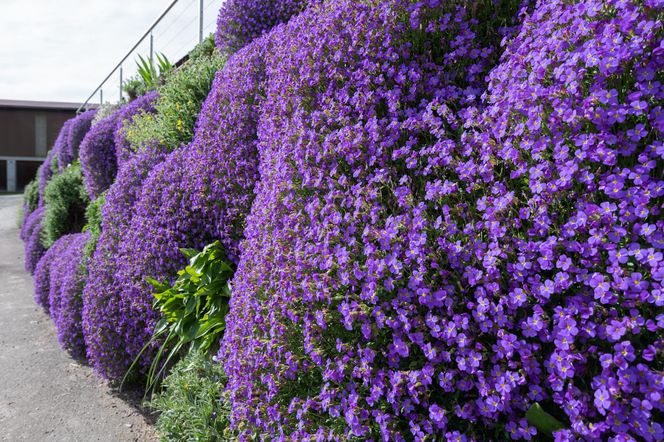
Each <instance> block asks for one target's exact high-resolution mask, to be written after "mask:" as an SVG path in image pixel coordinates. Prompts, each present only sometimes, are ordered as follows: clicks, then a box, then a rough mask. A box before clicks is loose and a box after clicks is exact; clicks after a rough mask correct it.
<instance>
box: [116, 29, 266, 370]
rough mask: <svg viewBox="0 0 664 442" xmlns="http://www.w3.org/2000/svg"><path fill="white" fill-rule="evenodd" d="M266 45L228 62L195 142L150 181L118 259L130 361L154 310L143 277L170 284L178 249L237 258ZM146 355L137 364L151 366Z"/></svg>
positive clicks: (178, 264)
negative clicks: (217, 250)
mask: <svg viewBox="0 0 664 442" xmlns="http://www.w3.org/2000/svg"><path fill="white" fill-rule="evenodd" d="M265 51H266V41H265V40H262V39H261V40H258V41H256V42H255V43H254V44H252V45H251V46H249V47H247V48H245V50H243V51H241V52H238V53H237V54H235V55H234V56H233V57H231V58H230V59H229V61H228V63H227V64H226V66H225V67H224V69H222V70H221V71H219V72H218V73H217V76H216V78H215V81H214V83H213V86H212V90H211V92H210V94H209V96H208V98H207V100H206V101H205V103H204V105H203V107H202V111H201V117H200V118H199V121H198V124H197V128H196V134H195V137H194V140H193V141H192V143H191V144H190V145H188V146H185V147H182V148H180V149H178V150H176V151H175V152H173V153H172V154H170V155H169V157H168V158H167V159H166V160H165V161H164V162H163V163H161V164H160V165H159V166H157V167H156V168H155V169H154V170H153V171H152V172H151V173H150V175H149V176H148V178H147V179H146V181H145V183H144V185H143V191H142V194H141V197H140V199H139V200H138V201H137V203H136V209H135V210H136V212H135V214H134V216H133V218H132V221H131V227H130V228H129V229H128V230H127V231H126V232H125V233H124V239H123V241H122V247H121V251H120V253H119V255H118V259H117V265H118V275H119V281H120V284H121V286H122V306H123V311H122V314H121V316H120V317H119V318H117V322H118V324H119V327H120V329H121V330H122V333H123V335H124V345H125V346H126V348H127V350H128V352H129V354H130V356H131V357H132V358H134V357H136V356H137V355H138V354H139V352H140V350H141V349H142V347H143V346H144V345H145V343H146V342H148V341H149V339H150V337H151V336H152V331H153V330H152V329H153V327H154V323H155V321H156V319H157V313H156V312H155V311H154V310H153V309H152V303H153V299H154V298H153V295H152V288H151V287H150V286H149V285H148V284H147V283H146V282H145V280H144V278H145V276H150V277H153V278H156V279H161V280H170V279H171V278H173V277H174V276H175V275H176V272H177V270H179V269H180V268H182V266H183V265H184V264H185V263H186V259H185V258H184V256H183V255H182V253H181V252H180V248H183V247H189V248H199V249H200V248H202V247H204V246H205V245H207V244H208V243H210V242H212V241H214V240H215V239H218V240H220V241H221V243H222V244H223V245H224V247H225V249H226V252H227V255H228V259H229V260H230V261H233V262H236V261H237V259H238V243H239V241H240V240H241V238H242V231H243V229H244V217H245V215H246V214H247V213H248V212H249V209H250V207H251V202H252V199H253V187H254V184H255V182H256V180H257V179H258V170H257V167H258V158H257V150H256V140H257V136H256V123H257V120H258V103H260V101H261V91H262V90H263V83H264V78H265V76H264V56H265ZM152 354H153V353H152V352H146V353H144V354H143V356H142V359H141V367H142V368H146V367H148V366H149V364H150V359H151V356H152Z"/></svg>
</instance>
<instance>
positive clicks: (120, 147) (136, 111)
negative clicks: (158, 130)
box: [113, 91, 159, 169]
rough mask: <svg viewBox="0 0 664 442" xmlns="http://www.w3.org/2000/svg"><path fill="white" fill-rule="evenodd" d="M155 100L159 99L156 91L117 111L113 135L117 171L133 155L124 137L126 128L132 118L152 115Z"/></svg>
mask: <svg viewBox="0 0 664 442" xmlns="http://www.w3.org/2000/svg"><path fill="white" fill-rule="evenodd" d="M157 98H159V93H158V92H157V91H150V92H148V93H146V94H145V95H141V96H140V97H138V98H136V99H135V100H134V101H131V102H130V103H128V104H126V105H125V106H123V107H122V108H121V109H120V110H119V111H118V123H117V126H116V128H115V133H114V134H113V142H114V143H115V156H116V158H117V167H118V169H120V168H121V167H122V165H123V164H124V163H125V162H126V161H127V160H128V159H129V157H130V156H131V154H132V153H133V150H132V148H131V145H130V143H129V141H128V140H127V137H126V133H125V130H126V127H127V126H128V125H130V124H131V123H132V122H133V121H134V117H136V116H139V115H143V114H151V113H154V111H155V107H154V106H155V102H156V101H157Z"/></svg>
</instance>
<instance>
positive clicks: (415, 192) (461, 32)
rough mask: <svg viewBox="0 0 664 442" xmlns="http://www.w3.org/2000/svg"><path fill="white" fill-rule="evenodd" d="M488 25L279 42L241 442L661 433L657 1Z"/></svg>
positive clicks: (348, 5) (304, 32) (393, 24)
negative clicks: (537, 409)
mask: <svg viewBox="0 0 664 442" xmlns="http://www.w3.org/2000/svg"><path fill="white" fill-rule="evenodd" d="M464 5H465V4H459V6H454V5H453V4H446V5H443V4H442V3H441V2H437V1H431V2H426V3H410V2H400V1H393V2H392V1H388V2H380V4H378V5H371V6H369V5H367V4H365V3H364V2H354V1H332V2H324V3H323V4H322V5H319V6H314V7H311V8H310V9H309V10H307V11H305V12H304V13H303V14H301V15H300V16H298V17H297V18H295V19H294V20H291V21H290V22H289V23H288V24H287V25H285V26H282V27H279V28H277V30H276V31H275V36H274V37H273V41H274V42H275V47H274V48H273V50H272V51H271V53H272V54H273V56H272V57H270V58H269V59H268V61H267V73H268V78H269V81H268V84H267V91H266V97H267V98H266V99H265V102H264V104H263V105H262V107H261V111H260V112H261V119H260V121H259V154H260V168H259V169H260V174H261V181H260V182H259V184H258V186H257V191H256V194H257V196H256V200H255V201H254V204H253V207H252V212H251V214H250V216H249V217H248V220H247V227H246V230H245V235H246V238H247V239H246V240H245V242H244V243H243V244H242V246H241V251H242V253H241V257H240V262H239V264H238V270H237V273H236V276H235V278H234V281H233V290H234V291H233V298H232V300H231V311H230V314H229V318H228V329H227V331H226V334H225V336H224V342H223V346H222V350H221V352H220V354H219V359H220V360H221V361H222V363H223V364H224V367H225V369H226V372H227V373H228V376H229V384H228V392H229V394H230V398H231V401H232V420H233V422H234V424H235V426H236V428H238V429H239V430H241V434H242V437H245V438H251V437H260V438H266V439H288V440H312V439H314V440H335V439H350V438H357V439H362V440H367V439H372V440H378V439H381V440H429V439H431V438H441V439H444V440H486V439H487V438H490V439H493V438H495V439H504V438H507V437H509V438H512V439H526V440H530V439H533V438H535V437H537V435H538V434H539V433H538V430H537V428H535V427H534V425H533V422H529V421H528V419H527V418H526V414H527V412H528V410H530V409H531V408H532V407H533V406H535V405H537V404H539V405H541V407H542V408H543V409H544V411H546V412H547V413H549V414H552V415H555V417H556V418H558V419H559V420H560V421H561V422H562V423H563V425H564V426H565V429H563V430H557V431H555V432H554V434H553V435H554V437H555V438H556V439H557V440H578V439H601V438H610V439H612V440H634V439H638V438H641V439H644V440H653V441H654V440H660V439H661V438H662V427H661V422H662V411H663V410H664V402H663V401H662V389H663V388H664V383H663V378H662V369H663V367H662V363H661V361H662V358H661V352H662V346H663V345H664V342H663V341H662V325H663V324H664V320H663V319H662V315H661V314H660V313H658V310H659V309H660V307H661V303H662V297H661V290H662V278H663V277H664V267H663V265H662V257H661V250H662V247H663V243H662V241H663V238H664V236H663V234H662V229H663V228H664V221H662V217H661V207H662V195H664V182H663V181H662V176H663V173H662V171H663V166H662V164H663V163H662V158H663V156H662V155H663V154H664V149H662V144H661V129H662V117H661V109H660V105H659V104H658V103H659V102H660V101H661V98H662V95H663V93H664V92H663V91H662V86H661V83H660V78H659V76H658V72H661V67H662V66H661V65H662V63H663V60H664V58H663V57H662V56H661V53H662V50H663V49H662V46H661V41H662V39H661V36H662V21H661V16H660V15H658V14H659V12H658V8H657V5H656V4H655V3H650V2H646V3H641V2H632V1H609V2H606V1H603V2H599V1H597V2H593V1H585V2H580V3H569V2H562V1H561V2H557V1H554V2H537V3H534V4H525V5H524V7H522V8H520V9H519V8H518V7H514V5H513V6H512V7H511V8H510V7H506V8H505V9H502V10H501V9H496V8H493V5H491V6H489V5H484V4H476V5H473V6H472V7H471V6H464ZM517 17H518V18H517ZM514 18H517V19H516V20H513V19H514ZM347 23H353V26H352V27H348V26H346V25H345V24H347ZM509 23H515V26H508V27H505V24H509ZM501 39H502V44H501V45H500V46H499V45H498V43H499V42H501ZM501 53H502V54H501ZM540 431H541V430H540Z"/></svg>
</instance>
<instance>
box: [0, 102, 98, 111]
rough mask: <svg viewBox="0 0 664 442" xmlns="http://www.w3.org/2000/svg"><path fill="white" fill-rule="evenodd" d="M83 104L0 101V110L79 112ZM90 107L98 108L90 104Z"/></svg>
mask: <svg viewBox="0 0 664 442" xmlns="http://www.w3.org/2000/svg"><path fill="white" fill-rule="evenodd" d="M81 104H82V103H65V102H61V101H27V100H0V108H21V109H52V110H74V111H75V110H77V109H78V108H79V107H80V106H81ZM88 107H91V108H92V107H96V105H94V104H88Z"/></svg>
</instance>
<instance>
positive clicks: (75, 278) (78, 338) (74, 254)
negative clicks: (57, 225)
mask: <svg viewBox="0 0 664 442" xmlns="http://www.w3.org/2000/svg"><path fill="white" fill-rule="evenodd" d="M89 239H90V235H89V234H88V233H87V232H86V233H75V234H70V235H65V236H63V237H61V238H60V239H58V241H57V242H56V243H55V244H54V245H53V248H56V247H57V249H58V252H59V253H58V255H57V257H56V258H55V259H53V260H49V261H47V263H45V265H49V264H50V265H49V269H48V270H46V269H42V271H47V272H48V274H49V295H48V304H49V314H50V315H51V318H52V319H53V322H54V323H55V328H56V330H57V335H58V341H59V342H60V345H61V346H62V348H64V349H65V350H67V351H68V352H69V353H70V354H71V355H72V356H73V357H75V358H82V357H85V344H84V342H83V329H82V326H81V310H82V306H83V301H82V298H81V293H82V291H83V283H84V282H85V267H84V264H85V263H84V262H82V259H83V249H84V247H85V244H86V242H87V241H88V240H89Z"/></svg>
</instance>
